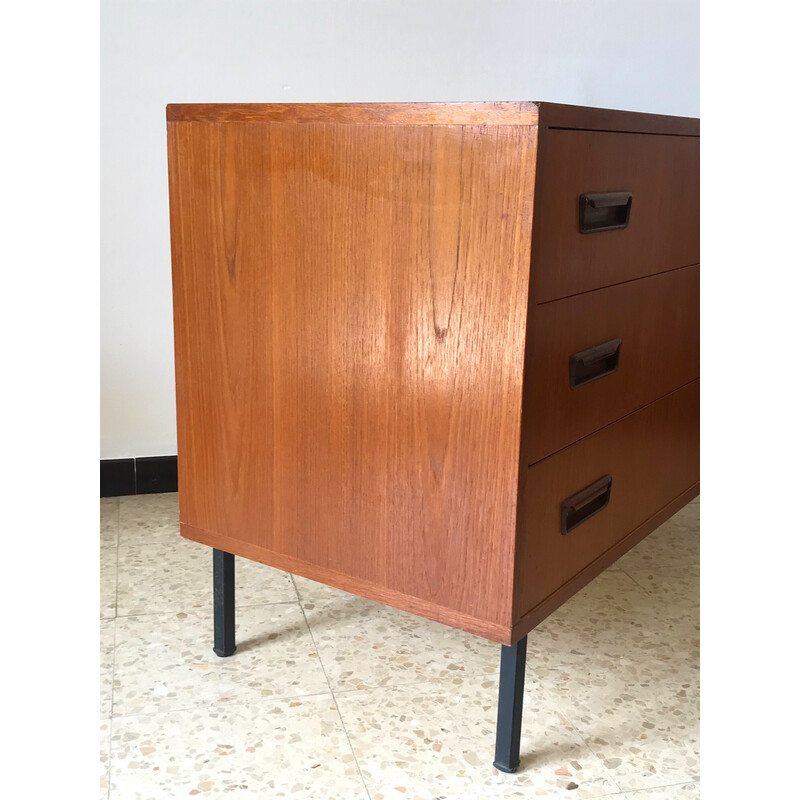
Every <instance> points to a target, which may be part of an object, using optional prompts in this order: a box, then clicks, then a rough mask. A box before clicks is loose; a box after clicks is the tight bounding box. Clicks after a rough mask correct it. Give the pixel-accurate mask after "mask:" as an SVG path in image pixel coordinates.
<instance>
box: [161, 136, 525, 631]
mask: <svg viewBox="0 0 800 800" xmlns="http://www.w3.org/2000/svg"><path fill="white" fill-rule="evenodd" d="M535 154H536V129H535V128H531V127H527V126H519V127H513V126H508V125H498V126H485V125H484V126H438V127H437V126H422V125H409V126H401V125H392V126H360V125H331V124H280V123H275V124H271V125H268V126H263V125H252V124H248V123H230V122H226V123H199V122H188V123H186V122H180V123H176V122H172V123H170V124H169V155H170V197H171V219H172V230H173V270H174V298H175V329H176V362H177V363H176V379H177V383H178V387H177V398H178V437H179V442H178V448H179V469H180V483H181V521H182V523H184V524H187V525H189V526H191V527H192V528H197V529H200V530H203V531H206V532H207V533H208V536H209V537H219V542H220V543H221V542H223V541H225V542H231V541H235V542H239V543H240V548H241V549H246V548H250V549H251V550H253V552H266V551H269V552H271V553H277V554H281V555H282V556H285V557H287V558H290V559H296V560H297V561H298V562H303V563H307V564H313V565H317V566H319V567H320V568H324V569H326V570H331V571H333V572H336V573H338V574H341V575H346V576H350V577H351V578H352V579H353V580H355V581H361V582H365V583H369V584H370V585H375V586H383V587H385V588H386V589H387V591H389V592H391V593H394V594H395V595H397V596H400V595H402V596H405V597H413V598H418V599H420V600H424V601H425V602H428V603H431V604H433V605H435V606H438V607H442V608H449V609H452V610H454V611H456V612H458V613H459V614H464V615H467V616H469V617H471V618H476V619H481V620H484V621H487V622H490V623H492V624H499V625H501V626H502V625H506V626H507V625H510V619H511V596H512V579H513V575H512V573H511V570H510V569H509V568H508V565H509V564H510V563H511V560H512V558H513V548H514V530H515V523H516V490H517V471H518V456H519V435H520V406H521V381H522V359H523V343H524V336H525V325H526V300H527V293H528V275H529V253H530V235H531V227H532V206H533V181H534V165H535ZM207 543H209V544H213V543H214V542H213V541H207ZM215 546H216V545H215ZM234 552H235V551H234Z"/></svg>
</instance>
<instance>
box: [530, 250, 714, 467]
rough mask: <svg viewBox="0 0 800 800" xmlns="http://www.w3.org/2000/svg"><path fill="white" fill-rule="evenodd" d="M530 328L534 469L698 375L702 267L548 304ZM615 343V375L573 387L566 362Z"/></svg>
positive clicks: (535, 313)
mask: <svg viewBox="0 0 800 800" xmlns="http://www.w3.org/2000/svg"><path fill="white" fill-rule="evenodd" d="M529 325H530V326H531V331H530V337H531V348H530V350H529V352H528V354H527V356H526V364H525V384H526V394H525V397H526V400H525V410H524V412H523V419H525V420H528V421H529V422H528V424H529V425H530V431H528V436H527V437H526V438H527V439H528V441H529V444H527V449H526V450H525V453H526V455H527V463H528V464H532V463H533V462H535V461H539V460H540V459H542V458H544V457H546V456H548V455H550V454H551V453H553V452H555V451H556V450H559V449H561V448H562V447H566V446H567V445H569V444H572V443H573V442H575V441H577V440H578V439H580V438H581V437H583V436H587V435H588V434H590V433H592V432H593V431H596V430H598V429H599V428H602V427H604V426H606V425H608V424H610V423H612V422H614V421H615V420H617V419H619V418H620V417H623V416H625V415H626V414H629V413H630V412H632V411H635V410H636V409H637V408H640V407H641V406H643V405H646V404H647V403H650V402H652V401H653V400H656V399H657V398H659V397H661V396H662V395H665V394H667V393H668V392H671V391H672V390H673V389H677V388H678V387H680V386H682V385H683V384H685V383H689V382H690V381H692V380H694V379H695V378H699V377H700V267H699V266H698V265H695V266H691V267H684V268H683V269H677V270H672V271H670V272H665V273H662V274H660V275H652V276H650V277H647V278H642V279H640V280H635V281H630V282H628V283H623V284H619V285H617V286H612V287H609V288H605V289H598V290H597V291H594V292H586V293H583V294H579V295H576V296H574V297H569V298H566V299H564V300H558V301H556V302H554V303H545V304H544V305H541V306H538V307H536V308H535V310H534V311H533V313H532V320H531V322H530V323H529ZM617 338H619V339H622V344H621V346H620V358H619V367H618V369H617V370H616V372H614V373H612V374H610V375H607V376H605V377H602V378H599V379H598V380H595V381H593V382H592V383H588V384H586V385H585V386H579V387H577V388H575V389H572V388H570V383H569V359H570V356H571V355H572V354H573V353H577V352H580V351H582V350H586V349H588V348H590V347H594V346H595V345H599V344H602V343H603V342H607V341H609V340H611V339H617Z"/></svg>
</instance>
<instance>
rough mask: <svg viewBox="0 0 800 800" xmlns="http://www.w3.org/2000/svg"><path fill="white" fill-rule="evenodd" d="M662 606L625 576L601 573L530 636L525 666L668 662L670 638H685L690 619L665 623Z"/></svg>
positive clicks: (672, 648)
mask: <svg viewBox="0 0 800 800" xmlns="http://www.w3.org/2000/svg"><path fill="white" fill-rule="evenodd" d="M662 605H663V604H661V603H660V602H659V601H658V600H657V599H656V598H655V597H653V596H651V595H649V594H648V592H647V590H646V589H645V588H644V587H643V586H641V585H640V584H638V583H637V582H636V581H634V580H633V579H632V578H631V577H630V576H629V575H627V574H626V573H624V572H621V571H619V570H607V571H606V572H603V573H601V574H600V575H599V576H598V577H597V578H595V579H594V580H593V581H592V582H591V583H590V584H589V585H588V586H586V587H585V588H584V589H582V590H581V591H580V592H578V594H576V595H575V596H573V597H572V598H570V599H569V600H568V601H567V602H566V603H565V604H564V605H563V606H561V608H559V609H558V610H556V611H555V612H554V613H553V614H551V615H550V616H549V617H548V618H547V619H546V620H545V621H544V622H542V623H541V624H540V625H539V626H538V627H537V628H536V629H535V630H534V631H532V632H531V634H530V635H529V637H528V663H529V664H535V665H539V666H540V667H544V668H551V667H558V666H561V665H565V664H570V665H573V666H576V667H578V668H579V667H581V666H582V665H583V664H584V663H586V662H589V663H596V662H597V660H598V659H610V660H612V661H613V660H614V659H617V658H622V657H626V656H633V655H634V654H635V655H637V656H638V657H642V658H651V657H660V658H663V659H671V658H674V657H675V653H676V648H675V637H676V636H678V635H679V636H682V637H684V638H687V639H691V638H693V637H694V636H695V631H694V629H693V628H692V618H691V617H684V616H683V612H681V616H679V617H677V618H675V619H669V618H667V617H666V616H665V615H664V613H663V609H662V608H661V606H662ZM695 621H696V618H695ZM676 626H677V627H676Z"/></svg>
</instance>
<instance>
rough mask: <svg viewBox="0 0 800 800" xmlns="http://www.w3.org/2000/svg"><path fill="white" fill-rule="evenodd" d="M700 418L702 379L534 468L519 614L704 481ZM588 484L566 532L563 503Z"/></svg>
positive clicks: (523, 532)
mask: <svg viewBox="0 0 800 800" xmlns="http://www.w3.org/2000/svg"><path fill="white" fill-rule="evenodd" d="M699 418H700V381H699V380H697V381H693V382H692V383H690V384H689V385H687V386H684V387H682V388H681V389H678V390H676V391H674V392H672V393H670V394H668V395H666V396H665V397H662V398H661V399H660V400H657V401H655V402H654V403H651V404H650V405H648V406H645V407H644V408H642V409H640V410H639V411H636V412H635V413H633V414H631V415H629V416H627V417H625V418H623V419H621V420H619V421H618V422H615V423H614V424H613V425H610V426H608V427H607V428H604V429H603V430H602V431H598V432H597V433H594V434H592V435H591V436H588V437H587V438H585V439H582V440H581V441H580V442H578V443H577V444H574V445H572V446H571V447H568V448H566V449H564V450H561V451H560V452H558V453H556V454H555V455H553V456H550V458H546V459H544V460H543V461H540V462H539V463H538V464H535V465H534V466H533V467H530V468H529V469H528V471H527V475H526V483H525V487H524V492H523V495H522V497H523V507H522V509H521V511H520V513H521V514H522V515H523V517H522V519H523V524H522V526H521V527H520V531H519V533H518V540H517V559H516V571H517V580H516V585H517V595H516V602H515V610H516V612H517V613H516V615H515V616H516V617H517V618H519V617H521V616H524V615H525V614H526V613H528V612H529V611H530V610H531V609H533V608H535V607H536V606H537V605H538V604H540V603H541V602H542V601H544V600H545V599H546V598H547V597H548V595H550V594H552V593H553V592H555V591H556V590H557V589H558V588H559V587H560V586H561V585H562V584H564V583H566V582H567V581H568V580H569V579H570V578H572V577H573V576H575V575H576V574H577V573H579V572H580V571H581V570H582V569H584V568H585V567H587V566H589V564H591V563H592V562H593V561H594V560H595V559H597V558H599V557H600V556H601V555H603V553H605V552H606V551H607V550H609V549H610V548H611V547H613V546H614V545H615V544H616V543H617V542H619V541H620V540H621V539H623V538H624V537H625V536H626V535H627V534H629V533H631V532H632V531H633V530H634V529H635V528H637V527H638V526H639V525H641V524H642V523H643V522H645V521H646V520H647V519H648V518H650V517H651V516H653V515H654V514H655V513H656V512H657V511H659V510H660V509H661V508H663V507H664V506H665V505H667V503H669V502H670V501H671V500H673V499H674V498H676V497H678V495H680V494H681V493H682V492H683V491H685V490H686V489H689V488H690V487H692V486H693V485H694V484H696V483H697V482H698V481H699V480H700V463H699V462H700V419H699ZM608 478H610V481H611V482H610V487H609V489H608V490H607V491H606V489H605V486H604V484H603V483H602V481H603V480H608ZM588 487H593V491H590V492H586V493H585V494H584V497H582V498H578V499H576V500H575V501H574V502H573V503H571V505H572V506H573V507H574V510H573V511H572V512H570V513H569V514H568V515H567V518H566V523H567V529H568V532H567V533H566V534H564V533H562V525H563V520H562V517H563V516H564V515H563V514H562V504H563V502H564V501H565V500H567V499H568V498H571V497H576V496H577V495H579V494H580V493H581V492H582V491H583V490H585V489H587V488H588ZM592 495H594V496H592Z"/></svg>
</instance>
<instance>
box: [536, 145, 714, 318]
mask: <svg viewBox="0 0 800 800" xmlns="http://www.w3.org/2000/svg"><path fill="white" fill-rule="evenodd" d="M538 173H539V174H538V176H537V193H536V210H535V214H534V244H533V280H534V297H535V300H536V302H537V303H544V302H547V301H550V300H555V299H557V298H561V297H568V296H571V295H574V294H578V293H580V292H585V291H589V290H591V289H598V288H600V287H603V286H611V285H613V284H615V283H621V282H622V281H627V280H631V279H633V278H641V277H643V276H645V275H654V274H656V273H658V272H664V271H665V270H668V269H674V268H676V267H685V266H688V265H690V264H697V263H698V262H699V261H700V139H699V137H694V136H661V135H648V134H632V133H606V132H602V131H574V130H552V129H551V130H548V131H547V132H546V134H545V136H544V137H543V147H542V149H541V153H540V158H539V165H538ZM582 195H583V196H584V202H583V203H582V202H581V196H582ZM628 195H630V197H629V198H628ZM586 196H588V200H587V199H586ZM628 199H629V200H630V209H629V217H628V220H627V225H626V226H625V227H614V226H615V225H622V224H624V222H625V215H626V209H625V206H626V205H627V200H628ZM582 226H588V227H589V228H591V229H592V231H593V232H589V233H581V227H582Z"/></svg>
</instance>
